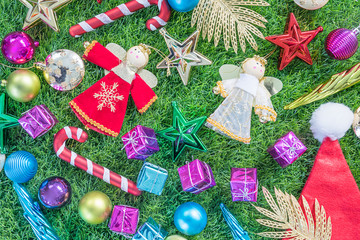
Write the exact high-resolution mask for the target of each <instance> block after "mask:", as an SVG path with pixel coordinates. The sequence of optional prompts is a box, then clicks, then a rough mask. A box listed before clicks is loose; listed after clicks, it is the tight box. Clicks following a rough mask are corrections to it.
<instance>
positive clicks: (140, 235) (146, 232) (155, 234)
mask: <svg viewBox="0 0 360 240" xmlns="http://www.w3.org/2000/svg"><path fill="white" fill-rule="evenodd" d="M167 235H168V232H167V231H166V230H165V229H163V228H162V227H161V226H160V225H159V224H157V222H155V220H154V219H153V218H152V217H149V218H148V220H147V221H146V222H145V223H144V225H142V226H141V227H140V228H139V229H138V231H137V232H136V234H135V235H134V236H133V237H132V240H164V239H165V238H166V236H167Z"/></svg>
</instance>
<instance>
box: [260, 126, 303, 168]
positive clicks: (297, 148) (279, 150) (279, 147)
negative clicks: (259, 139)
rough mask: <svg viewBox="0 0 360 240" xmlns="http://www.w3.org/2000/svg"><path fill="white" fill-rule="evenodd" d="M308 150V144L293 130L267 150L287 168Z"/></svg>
mask: <svg viewBox="0 0 360 240" xmlns="http://www.w3.org/2000/svg"><path fill="white" fill-rule="evenodd" d="M306 150H307V148H306V146H305V145H304V144H303V143H302V142H301V141H300V140H299V139H298V138H297V137H296V135H295V134H294V133H293V132H289V133H287V134H286V135H285V136H283V137H281V138H280V139H279V140H278V141H277V142H276V143H275V144H274V145H273V146H271V147H269V148H268V150H267V151H268V153H270V155H271V156H272V157H273V158H274V159H275V161H277V162H278V163H279V164H280V166H281V167H282V168H285V167H287V166H288V165H290V164H292V163H293V162H295V160H296V159H298V158H299V157H300V156H301V155H302V154H303V153H304V152H305V151H306Z"/></svg>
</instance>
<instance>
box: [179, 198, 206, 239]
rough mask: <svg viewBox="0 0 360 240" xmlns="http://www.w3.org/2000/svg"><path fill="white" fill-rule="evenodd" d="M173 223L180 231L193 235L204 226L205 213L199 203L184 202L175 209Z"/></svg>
mask: <svg viewBox="0 0 360 240" xmlns="http://www.w3.org/2000/svg"><path fill="white" fill-rule="evenodd" d="M174 223H175V227H176V228H177V229H178V230H179V231H180V232H181V233H183V234H185V235H188V236H193V235H196V234H199V233H200V232H201V231H202V230H204V228H205V227H206V224H207V214H206V211H205V209H204V208H203V207H202V206H201V205H200V204H198V203H195V202H186V203H183V204H181V205H180V206H179V207H178V208H177V209H176V211H175V215H174Z"/></svg>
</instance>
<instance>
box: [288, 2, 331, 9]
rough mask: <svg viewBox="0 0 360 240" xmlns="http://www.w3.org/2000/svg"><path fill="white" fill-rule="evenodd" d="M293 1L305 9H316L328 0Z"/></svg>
mask: <svg viewBox="0 0 360 240" xmlns="http://www.w3.org/2000/svg"><path fill="white" fill-rule="evenodd" d="M294 2H295V3H296V4H297V5H299V6H300V7H302V8H304V9H306V10H316V9H319V8H322V7H323V6H325V4H327V3H328V2H329V0H294Z"/></svg>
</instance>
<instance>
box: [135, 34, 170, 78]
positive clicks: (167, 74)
mask: <svg viewBox="0 0 360 240" xmlns="http://www.w3.org/2000/svg"><path fill="white" fill-rule="evenodd" d="M163 31H164V30H163V28H162V29H160V34H161V35H163ZM163 36H164V35H163ZM141 44H142V43H141ZM142 45H144V46H145V47H147V48H149V49H152V50H154V51H155V52H156V53H157V54H159V55H160V56H161V57H162V58H164V59H165V61H166V65H167V68H166V69H167V70H166V76H167V77H168V76H170V75H171V71H170V66H173V64H172V63H171V61H170V58H169V57H167V56H166V55H165V53H163V52H162V51H160V50H159V49H157V48H154V47H152V46H149V45H146V44H142Z"/></svg>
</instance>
